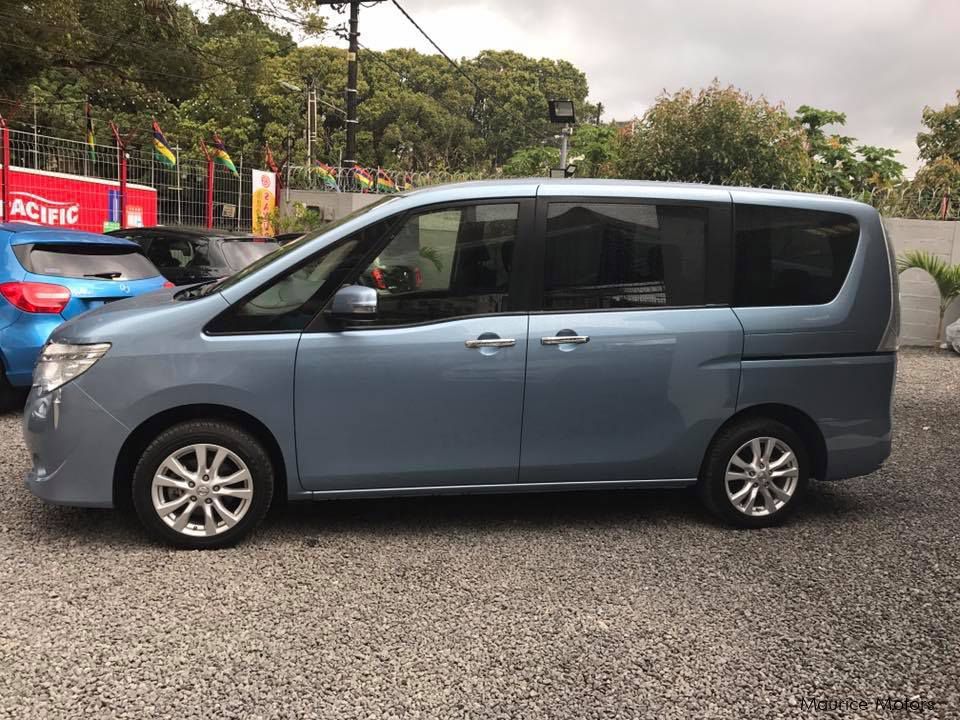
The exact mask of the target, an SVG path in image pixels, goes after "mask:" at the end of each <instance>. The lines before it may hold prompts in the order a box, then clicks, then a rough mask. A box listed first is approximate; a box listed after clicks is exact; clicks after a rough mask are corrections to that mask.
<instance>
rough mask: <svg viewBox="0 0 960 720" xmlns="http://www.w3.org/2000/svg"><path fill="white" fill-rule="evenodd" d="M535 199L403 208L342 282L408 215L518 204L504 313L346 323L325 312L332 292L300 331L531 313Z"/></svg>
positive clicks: (365, 328)
mask: <svg viewBox="0 0 960 720" xmlns="http://www.w3.org/2000/svg"><path fill="white" fill-rule="evenodd" d="M535 204H536V198H534V197H532V196H516V195H507V196H503V197H484V198H460V199H458V200H449V201H446V202H440V203H432V204H430V205H420V206H418V207H416V208H411V209H410V210H407V211H404V212H402V213H400V214H398V215H397V217H396V221H395V222H393V223H391V226H390V229H389V230H388V231H387V232H385V233H384V234H383V236H382V237H381V238H380V240H379V242H376V243H375V244H374V245H373V246H372V247H371V249H370V251H369V252H368V253H367V254H366V255H364V257H363V258H362V259H361V261H360V262H359V263H357V265H356V266H354V267H353V268H352V269H351V270H350V272H348V273H347V275H346V277H345V278H344V281H343V282H344V284H351V283H353V282H355V281H356V280H357V278H359V277H360V273H362V272H363V271H364V270H365V269H366V268H367V267H368V266H369V265H370V263H372V262H373V261H374V259H375V258H376V257H377V256H378V255H379V254H380V253H381V252H382V251H383V249H384V248H386V246H387V245H388V244H389V243H390V242H391V241H392V240H393V239H394V238H395V237H396V233H397V232H398V231H399V229H400V228H402V227H403V225H404V224H405V223H406V222H407V220H409V219H410V218H411V217H414V216H417V215H426V214H428V213H433V212H440V211H443V210H446V209H453V208H462V207H467V206H474V207H475V206H478V205H517V211H518V215H517V237H516V240H515V242H514V248H513V269H512V270H511V271H510V285H509V287H508V289H507V295H508V296H509V297H510V299H511V305H514V306H515V307H512V308H511V309H510V310H507V311H506V312H498V313H475V314H471V315H456V316H450V317H444V318H438V319H436V320H424V321H421V322H415V323H397V324H392V325H345V324H343V323H340V322H338V321H336V320H334V319H332V318H330V317H329V316H328V315H326V314H325V313H324V310H325V309H326V306H327V304H328V303H329V302H330V299H331V298H332V297H333V293H331V294H330V296H329V297H327V298H326V300H325V301H324V303H323V307H321V309H320V311H319V312H318V313H317V314H316V315H314V317H313V320H311V321H310V322H309V323H308V324H307V327H306V328H305V329H304V331H303V332H305V333H322V332H371V331H374V330H395V329H398V328H410V327H423V326H427V325H438V324H441V323H449V322H456V321H459V320H471V319H473V318H484V317H510V316H517V315H528V314H529V312H530V304H529V301H530V292H529V282H527V281H528V279H529V276H530V273H529V267H530V265H529V262H530V259H531V258H530V255H531V252H532V246H533V245H534V244H535V243H534V242H532V241H533V240H534V229H533V228H534V211H535Z"/></svg>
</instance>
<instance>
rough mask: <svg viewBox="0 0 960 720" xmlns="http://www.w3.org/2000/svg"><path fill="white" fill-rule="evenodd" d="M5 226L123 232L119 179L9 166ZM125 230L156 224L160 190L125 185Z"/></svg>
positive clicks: (129, 184)
mask: <svg viewBox="0 0 960 720" xmlns="http://www.w3.org/2000/svg"><path fill="white" fill-rule="evenodd" d="M8 177H9V179H10V187H9V190H8V193H7V198H8V202H9V204H10V207H9V208H4V210H6V212H5V213H4V214H3V216H4V218H5V219H6V221H7V222H26V223H32V224H34V225H54V226H56V227H63V228H70V229H71V230H87V231H88V232H106V231H107V230H115V229H117V228H119V227H120V183H118V182H117V181H115V180H98V179H95V178H85V177H79V176H77V175H67V174H65V173H52V172H43V171H40V170H30V169H27V168H17V167H11V168H10V173H9V175H8ZM126 200H127V202H126V215H127V218H126V220H127V222H126V227H141V226H144V225H156V224H157V191H156V190H154V189H153V188H149V187H145V186H143V185H134V184H131V183H127V198H126Z"/></svg>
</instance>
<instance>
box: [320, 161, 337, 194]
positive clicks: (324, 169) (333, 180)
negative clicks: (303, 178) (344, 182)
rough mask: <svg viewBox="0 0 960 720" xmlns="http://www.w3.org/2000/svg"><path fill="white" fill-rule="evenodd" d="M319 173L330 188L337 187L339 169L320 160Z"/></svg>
mask: <svg viewBox="0 0 960 720" xmlns="http://www.w3.org/2000/svg"><path fill="white" fill-rule="evenodd" d="M317 174H318V175H320V179H321V180H323V184H324V185H326V186H327V187H328V188H336V187H337V171H336V169H335V168H332V167H330V166H329V165H325V164H324V163H322V162H318V163H317Z"/></svg>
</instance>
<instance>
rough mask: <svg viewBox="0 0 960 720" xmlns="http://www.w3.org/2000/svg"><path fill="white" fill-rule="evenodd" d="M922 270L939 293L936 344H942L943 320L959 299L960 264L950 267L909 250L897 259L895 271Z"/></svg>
mask: <svg viewBox="0 0 960 720" xmlns="http://www.w3.org/2000/svg"><path fill="white" fill-rule="evenodd" d="M914 268H916V269H918V270H923V271H924V272H925V273H927V274H928V275H929V276H930V277H931V278H933V281H934V282H935V283H936V284H937V291H938V292H939V293H940V321H939V323H938V324H937V342H939V343H940V344H943V331H944V327H943V318H944V316H945V315H946V313H947V309H948V308H949V307H950V303H952V302H953V301H954V300H955V299H956V298H957V297H960V264H958V265H950V264H949V263H947V262H946V261H944V260H943V259H941V258H939V257H937V256H936V255H934V254H933V253H928V252H924V251H922V250H911V251H910V252H907V253H905V254H904V255H903V256H901V257H899V258H898V259H897V270H899V271H900V272H901V273H903V272H905V271H907V270H911V269H914Z"/></svg>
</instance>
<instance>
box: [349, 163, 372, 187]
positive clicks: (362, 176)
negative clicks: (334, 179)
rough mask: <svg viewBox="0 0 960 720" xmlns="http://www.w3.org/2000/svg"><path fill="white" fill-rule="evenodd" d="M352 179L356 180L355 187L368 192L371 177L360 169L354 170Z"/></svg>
mask: <svg viewBox="0 0 960 720" xmlns="http://www.w3.org/2000/svg"><path fill="white" fill-rule="evenodd" d="M353 177H354V178H356V180H357V185H359V186H360V187H362V188H363V189H364V190H369V189H370V188H372V187H373V176H372V175H371V174H370V173H369V172H367V171H366V170H364V169H363V168H362V167H358V168H355V169H354V171H353Z"/></svg>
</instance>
